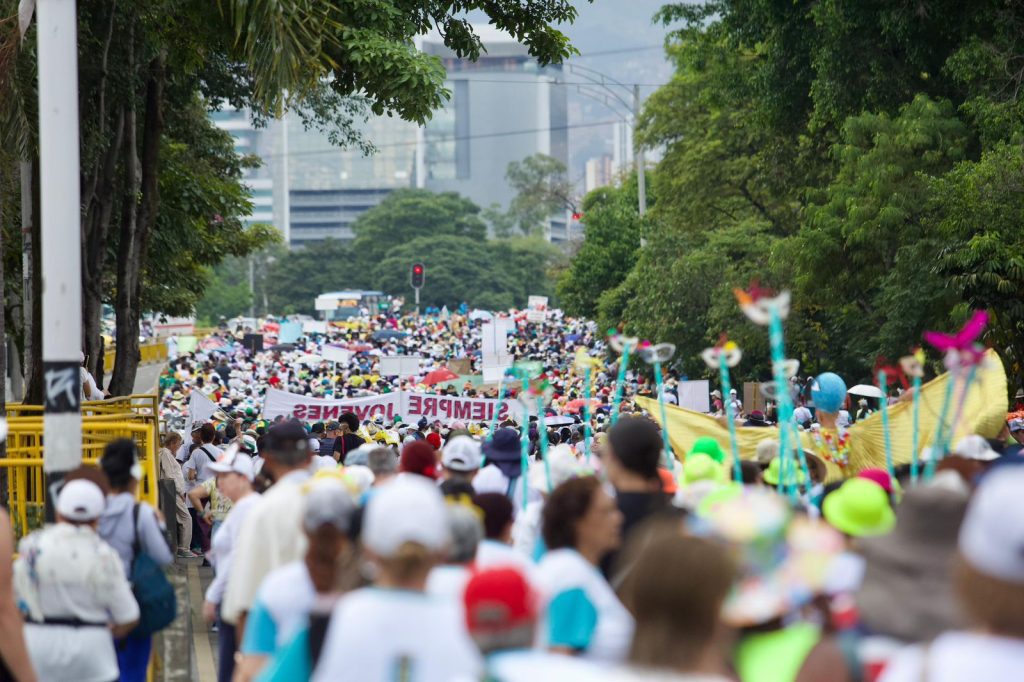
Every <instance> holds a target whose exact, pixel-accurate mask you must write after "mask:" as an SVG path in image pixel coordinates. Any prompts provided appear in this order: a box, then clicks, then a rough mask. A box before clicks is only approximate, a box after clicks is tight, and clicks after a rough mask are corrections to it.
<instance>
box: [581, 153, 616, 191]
mask: <svg viewBox="0 0 1024 682" xmlns="http://www.w3.org/2000/svg"><path fill="white" fill-rule="evenodd" d="M614 180H615V172H614V168H613V166H612V157H610V156H608V155H607V154H603V155H601V156H598V157H596V158H593V159H587V163H586V164H585V166H584V173H583V191H584V193H590V192H592V191H593V190H595V189H597V188H598V187H606V186H607V185H610V184H612V182H614Z"/></svg>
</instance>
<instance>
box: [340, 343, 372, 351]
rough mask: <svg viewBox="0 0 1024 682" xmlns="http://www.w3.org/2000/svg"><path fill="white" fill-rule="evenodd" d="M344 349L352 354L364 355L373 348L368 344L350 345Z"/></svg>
mask: <svg viewBox="0 0 1024 682" xmlns="http://www.w3.org/2000/svg"><path fill="white" fill-rule="evenodd" d="M345 347H346V348H348V349H349V350H350V351H352V352H353V353H365V352H366V351H368V350H373V346H371V345H370V344H368V343H350V344H348V345H347V346H345Z"/></svg>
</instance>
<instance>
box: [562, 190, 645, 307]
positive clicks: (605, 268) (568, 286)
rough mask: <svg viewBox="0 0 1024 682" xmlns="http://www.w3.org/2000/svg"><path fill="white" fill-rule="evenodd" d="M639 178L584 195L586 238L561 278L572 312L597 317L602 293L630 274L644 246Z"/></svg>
mask: <svg viewBox="0 0 1024 682" xmlns="http://www.w3.org/2000/svg"><path fill="white" fill-rule="evenodd" d="M640 225H641V220H640V215H639V213H638V212H637V195H636V181H635V179H634V181H633V182H632V183H631V184H630V185H627V186H625V187H601V188H598V189H595V190H594V191H592V192H591V193H590V194H588V195H587V196H586V197H584V199H583V230H584V241H583V244H582V246H581V247H580V250H579V251H578V252H577V253H576V257H575V258H573V260H572V263H571V264H570V266H569V268H568V269H567V270H566V271H565V272H563V273H562V276H561V277H560V278H559V280H558V297H559V300H560V301H561V304H562V306H563V307H564V308H565V309H566V311H568V312H569V313H570V314H572V315H580V316H583V317H590V318H596V317H597V303H598V296H599V295H600V294H601V292H603V291H605V290H606V289H613V288H615V287H617V286H618V285H619V284H620V283H621V282H622V281H623V280H624V279H625V278H626V275H628V274H629V271H630V270H631V269H632V268H633V265H634V263H635V261H636V255H637V250H638V249H639V248H640Z"/></svg>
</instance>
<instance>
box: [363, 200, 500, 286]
mask: <svg viewBox="0 0 1024 682" xmlns="http://www.w3.org/2000/svg"><path fill="white" fill-rule="evenodd" d="M352 230H353V231H354V232H355V239H354V240H353V242H352V246H353V248H354V249H355V251H357V252H358V253H359V256H360V258H361V259H363V261H362V262H363V263H364V267H369V268H370V269H371V270H374V269H375V268H376V264H377V263H379V262H380V261H381V260H383V259H384V258H385V257H386V256H387V255H388V254H389V253H390V252H391V251H392V250H393V249H394V248H395V246H397V245H401V244H406V243H408V242H411V241H413V240H415V239H420V238H429V237H443V236H452V237H464V238H466V239H470V240H474V241H478V242H480V241H483V240H484V239H486V238H487V226H486V225H485V224H484V221H483V220H482V219H481V218H480V207H479V206H477V205H476V204H474V203H473V202H472V201H470V200H469V199H466V198H465V197H461V196H459V195H458V194H456V193H455V192H444V193H441V194H436V193H434V192H431V191H429V190H425V189H400V190H397V191H395V192H392V193H391V194H389V195H388V196H387V197H386V198H385V199H384V201H382V202H381V203H380V204H379V205H377V206H375V207H373V208H372V209H370V210H369V211H367V212H366V213H363V214H362V215H360V216H359V218H357V219H356V221H355V223H353V225H352Z"/></svg>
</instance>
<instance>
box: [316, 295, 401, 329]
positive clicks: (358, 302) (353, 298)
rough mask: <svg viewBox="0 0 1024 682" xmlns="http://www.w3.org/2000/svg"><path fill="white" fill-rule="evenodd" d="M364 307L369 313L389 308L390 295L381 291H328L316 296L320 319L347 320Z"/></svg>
mask: <svg viewBox="0 0 1024 682" xmlns="http://www.w3.org/2000/svg"><path fill="white" fill-rule="evenodd" d="M363 308H365V309H366V310H367V311H369V312H370V314H374V313H377V312H380V311H385V312H386V311H389V310H391V297H390V296H388V295H387V294H385V293H384V292H383V291H363V290H359V289H357V290H350V291H330V292H327V293H326V294H320V295H319V296H317V297H316V309H317V311H318V312H319V313H320V319H321V320H327V321H328V322H331V321H333V320H348V319H350V318H353V317H356V316H357V315H359V311H360V309H363Z"/></svg>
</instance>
